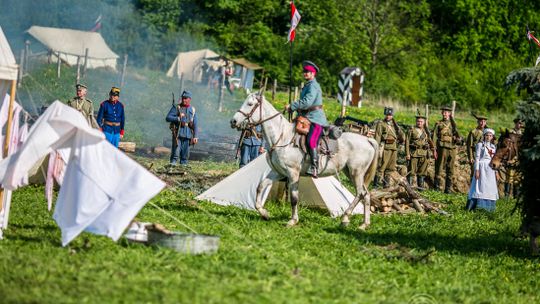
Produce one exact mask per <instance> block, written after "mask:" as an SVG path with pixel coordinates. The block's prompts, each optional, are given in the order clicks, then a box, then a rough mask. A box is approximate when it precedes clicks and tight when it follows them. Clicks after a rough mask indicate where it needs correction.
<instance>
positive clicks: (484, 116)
mask: <svg viewBox="0 0 540 304" xmlns="http://www.w3.org/2000/svg"><path fill="white" fill-rule="evenodd" d="M476 120H488V119H487V116H486V115H476Z"/></svg>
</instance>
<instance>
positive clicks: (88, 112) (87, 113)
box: [67, 84, 98, 129]
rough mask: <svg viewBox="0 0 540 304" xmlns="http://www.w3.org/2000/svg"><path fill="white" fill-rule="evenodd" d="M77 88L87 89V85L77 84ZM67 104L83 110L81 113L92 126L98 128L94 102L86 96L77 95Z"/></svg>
mask: <svg viewBox="0 0 540 304" xmlns="http://www.w3.org/2000/svg"><path fill="white" fill-rule="evenodd" d="M75 87H76V88H77V90H80V89H82V88H84V89H86V86H85V85H83V84H77V85H76V86H75ZM67 105H68V106H70V107H72V108H74V109H76V110H77V111H79V112H81V114H82V115H83V116H84V118H86V121H87V122H88V124H89V125H90V126H91V127H92V128H96V129H97V128H98V124H97V121H96V119H95V117H94V104H93V102H92V101H91V100H90V99H88V98H86V97H79V96H75V97H73V98H71V99H70V100H69V101H68V102H67Z"/></svg>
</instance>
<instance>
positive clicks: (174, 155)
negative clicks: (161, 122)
mask: <svg viewBox="0 0 540 304" xmlns="http://www.w3.org/2000/svg"><path fill="white" fill-rule="evenodd" d="M182 97H183V98H189V99H190V100H191V92H189V91H184V92H182ZM165 120H166V121H168V122H171V123H174V124H175V125H176V126H177V130H178V131H177V134H176V138H175V140H173V147H172V149H171V159H170V161H171V164H172V165H175V164H176V162H177V161H178V157H180V164H181V165H187V163H188V159H189V147H190V144H192V143H194V142H193V139H195V138H197V135H198V128H197V124H198V121H197V113H196V110H195V107H193V106H192V105H191V104H187V105H186V104H183V103H181V104H179V105H177V106H173V107H172V108H171V109H170V110H169V113H167V117H166V118H165Z"/></svg>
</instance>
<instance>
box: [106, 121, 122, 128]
mask: <svg viewBox="0 0 540 304" xmlns="http://www.w3.org/2000/svg"><path fill="white" fill-rule="evenodd" d="M105 124H106V125H107V126H111V127H119V126H120V123H119V122H112V121H105Z"/></svg>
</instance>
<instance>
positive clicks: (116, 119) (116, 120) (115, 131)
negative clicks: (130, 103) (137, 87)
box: [97, 87, 126, 148]
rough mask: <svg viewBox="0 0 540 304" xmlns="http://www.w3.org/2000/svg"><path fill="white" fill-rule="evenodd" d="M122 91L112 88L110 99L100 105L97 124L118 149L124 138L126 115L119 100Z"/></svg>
mask: <svg viewBox="0 0 540 304" xmlns="http://www.w3.org/2000/svg"><path fill="white" fill-rule="evenodd" d="M119 98H120V89H119V88H117V87H112V88H111V91H110V92H109V99H108V100H105V101H104V102H102V103H101V104H100V105H99V112H98V116H97V123H98V125H99V128H100V130H102V131H103V133H105V137H106V138H107V141H109V142H110V143H111V144H113V145H114V146H115V147H117V148H118V143H119V142H120V139H121V138H123V137H124V123H125V120H126V115H125V113H124V105H123V104H122V103H121V102H120V101H119V100H118V99H119Z"/></svg>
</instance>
